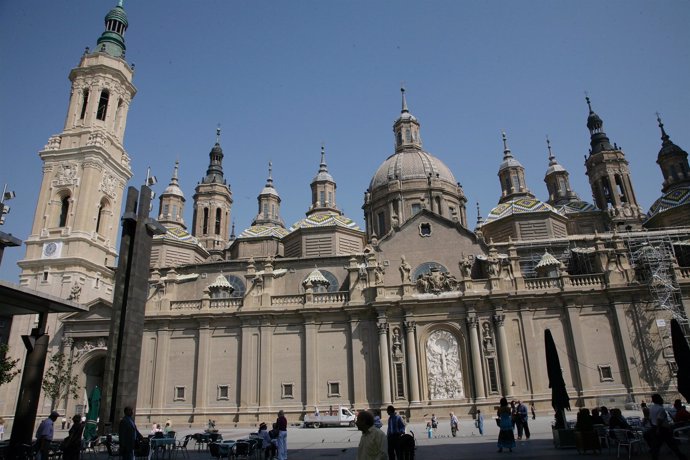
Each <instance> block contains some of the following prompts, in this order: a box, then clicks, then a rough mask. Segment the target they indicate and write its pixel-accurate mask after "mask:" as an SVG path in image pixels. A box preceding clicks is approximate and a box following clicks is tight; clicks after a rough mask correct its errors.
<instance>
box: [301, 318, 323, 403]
mask: <svg viewBox="0 0 690 460" xmlns="http://www.w3.org/2000/svg"><path fill="white" fill-rule="evenodd" d="M317 346H318V345H317V343H316V323H315V321H314V317H311V316H310V317H307V318H305V320H304V367H305V374H304V378H305V381H304V388H305V390H306V395H305V399H304V400H305V402H306V405H307V408H308V409H309V408H311V409H313V407H314V406H316V405H318V402H319V394H318V387H317V375H318V368H317V355H316V352H317Z"/></svg>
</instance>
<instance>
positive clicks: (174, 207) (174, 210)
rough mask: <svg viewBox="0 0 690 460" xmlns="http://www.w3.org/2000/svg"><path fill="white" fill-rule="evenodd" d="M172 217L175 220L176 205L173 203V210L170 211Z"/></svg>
mask: <svg viewBox="0 0 690 460" xmlns="http://www.w3.org/2000/svg"><path fill="white" fill-rule="evenodd" d="M172 218H173V219H175V220H177V205H176V204H174V205H173V212H172Z"/></svg>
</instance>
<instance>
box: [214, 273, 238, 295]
mask: <svg viewBox="0 0 690 460" xmlns="http://www.w3.org/2000/svg"><path fill="white" fill-rule="evenodd" d="M208 287H209V288H213V289H227V290H229V291H234V290H235V289H234V288H233V287H232V284H230V283H229V282H228V279H227V278H226V277H225V276H223V275H218V276H217V277H216V280H215V281H214V282H213V283H211V284H209V285H208Z"/></svg>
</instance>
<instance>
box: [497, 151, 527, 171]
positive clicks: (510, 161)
mask: <svg viewBox="0 0 690 460" xmlns="http://www.w3.org/2000/svg"><path fill="white" fill-rule="evenodd" d="M507 168H524V167H523V166H522V163H520V162H519V161H517V160H516V159H515V157H514V156H512V155H510V156H508V157H506V158H504V159H503V161H502V162H501V166H499V167H498V170H499V171H503V170H504V169H507Z"/></svg>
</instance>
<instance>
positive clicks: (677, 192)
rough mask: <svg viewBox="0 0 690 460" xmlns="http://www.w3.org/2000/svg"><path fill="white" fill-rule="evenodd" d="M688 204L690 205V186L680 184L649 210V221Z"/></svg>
mask: <svg viewBox="0 0 690 460" xmlns="http://www.w3.org/2000/svg"><path fill="white" fill-rule="evenodd" d="M688 203H690V185H684V184H680V185H678V186H677V187H674V188H672V189H671V190H669V191H668V192H666V193H664V194H663V195H662V196H661V198H659V199H658V200H656V201H655V202H654V204H653V205H652V206H651V207H650V208H649V212H648V213H647V219H651V218H652V217H654V216H656V215H657V214H660V213H662V212H665V211H668V210H669V209H672V208H675V207H678V206H682V205H684V204H688Z"/></svg>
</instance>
